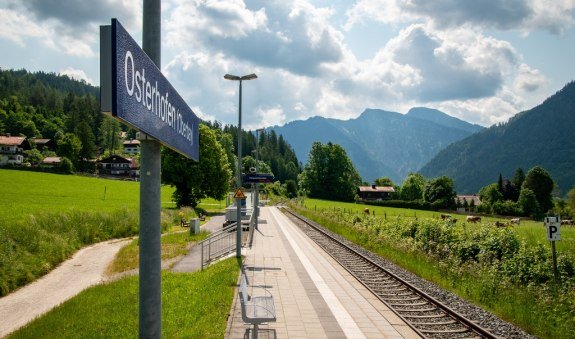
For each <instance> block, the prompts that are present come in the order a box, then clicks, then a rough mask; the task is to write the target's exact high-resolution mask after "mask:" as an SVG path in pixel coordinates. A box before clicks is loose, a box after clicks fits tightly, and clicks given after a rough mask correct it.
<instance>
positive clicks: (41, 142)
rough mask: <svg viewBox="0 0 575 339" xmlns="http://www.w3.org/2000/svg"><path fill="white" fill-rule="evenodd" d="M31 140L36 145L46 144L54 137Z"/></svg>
mask: <svg viewBox="0 0 575 339" xmlns="http://www.w3.org/2000/svg"><path fill="white" fill-rule="evenodd" d="M30 140H32V141H33V142H34V143H35V144H36V145H45V144H47V143H49V142H51V141H52V139H36V138H34V139H30Z"/></svg>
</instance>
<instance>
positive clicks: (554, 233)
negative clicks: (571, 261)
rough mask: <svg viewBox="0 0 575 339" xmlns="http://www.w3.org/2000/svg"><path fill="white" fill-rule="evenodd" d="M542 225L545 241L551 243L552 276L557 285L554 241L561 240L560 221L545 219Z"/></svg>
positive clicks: (554, 218) (557, 274)
mask: <svg viewBox="0 0 575 339" xmlns="http://www.w3.org/2000/svg"><path fill="white" fill-rule="evenodd" d="M544 223H545V227H547V240H549V241H550V242H551V255H552V257H553V276H554V277H555V283H559V273H558V272H557V253H556V251H555V241H558V240H561V219H560V218H559V217H546V218H545V220H544Z"/></svg>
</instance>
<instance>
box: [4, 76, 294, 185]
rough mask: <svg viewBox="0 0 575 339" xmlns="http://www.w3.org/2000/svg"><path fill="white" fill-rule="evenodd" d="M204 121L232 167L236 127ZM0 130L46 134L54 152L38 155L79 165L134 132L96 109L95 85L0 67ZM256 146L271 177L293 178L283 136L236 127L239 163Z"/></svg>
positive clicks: (117, 148) (116, 149)
mask: <svg viewBox="0 0 575 339" xmlns="http://www.w3.org/2000/svg"><path fill="white" fill-rule="evenodd" d="M204 124H206V125H207V126H209V127H210V128H211V129H213V130H218V132H217V134H218V135H219V136H218V142H219V143H221V144H222V147H223V149H224V150H225V152H226V156H227V160H228V161H229V163H230V168H231V169H235V168H236V165H235V164H236V162H237V148H236V147H237V134H238V132H237V127H235V126H231V125H225V126H224V125H222V124H221V123H219V122H204ZM121 132H125V133H121ZM5 134H11V135H13V136H25V137H27V138H45V139H52V140H53V141H54V142H55V144H56V145H57V147H56V150H55V152H48V151H47V152H46V153H44V154H42V156H44V157H45V156H52V155H58V156H65V157H67V158H69V159H70V160H72V162H73V163H74V165H75V167H76V170H80V171H93V170H94V169H93V166H92V167H90V166H86V164H87V163H88V162H90V160H92V159H97V158H101V157H103V156H107V155H109V154H122V151H123V149H122V141H124V140H125V139H130V138H134V137H135V131H134V130H131V129H130V128H128V127H127V126H125V125H123V124H121V123H119V122H118V121H116V120H114V119H113V118H110V117H108V116H106V115H104V114H102V113H100V104H99V88H98V87H94V86H91V85H89V84H87V83H86V82H84V81H77V80H74V79H71V78H69V77H68V76H66V75H58V74H55V73H45V72H35V73H31V72H28V71H26V70H4V69H0V135H5ZM71 146H73V147H71ZM256 148H257V149H258V151H259V159H260V161H261V162H262V167H264V169H266V170H269V171H271V172H272V173H273V174H274V176H275V178H276V180H279V181H281V182H282V183H283V182H285V181H286V180H294V181H295V180H297V175H298V174H299V173H300V172H301V165H300V163H299V161H298V159H297V158H296V155H295V152H294V151H293V149H292V147H291V146H290V145H289V144H288V143H287V142H286V141H285V140H284V138H283V136H281V135H279V136H278V135H277V134H276V133H275V132H274V131H269V132H268V131H263V132H261V133H259V139H258V140H256V133H255V132H252V131H242V158H243V160H244V162H245V163H247V164H252V163H253V164H255V160H254V159H255V150H256ZM70 149H73V150H75V152H70ZM51 153H56V154H51ZM266 166H267V167H266ZM248 169H249V167H248Z"/></svg>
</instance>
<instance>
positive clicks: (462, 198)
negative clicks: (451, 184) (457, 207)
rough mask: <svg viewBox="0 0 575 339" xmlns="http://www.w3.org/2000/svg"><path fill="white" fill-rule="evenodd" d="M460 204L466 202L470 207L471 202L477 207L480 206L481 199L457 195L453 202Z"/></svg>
mask: <svg viewBox="0 0 575 339" xmlns="http://www.w3.org/2000/svg"><path fill="white" fill-rule="evenodd" d="M457 201H459V202H461V203H462V204H463V203H464V202H465V201H467V204H468V205H471V201H473V204H474V205H475V206H479V205H481V199H479V196H477V195H475V194H473V195H458V196H456V197H455V202H457Z"/></svg>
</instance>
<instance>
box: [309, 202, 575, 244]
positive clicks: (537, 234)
mask: <svg viewBox="0 0 575 339" xmlns="http://www.w3.org/2000/svg"><path fill="white" fill-rule="evenodd" d="M304 204H305V207H306V208H309V209H311V210H314V209H318V210H319V209H333V208H339V209H346V210H351V211H352V212H358V213H362V212H363V210H364V209H365V208H369V211H370V213H372V214H373V212H375V216H376V217H387V218H388V219H389V218H397V217H400V218H404V217H406V218H414V217H417V218H439V217H440V215H441V214H442V212H433V211H422V210H412V209H405V208H394V207H383V206H368V205H363V204H356V203H346V202H336V201H329V200H320V199H309V198H308V199H305V201H304ZM449 214H450V215H451V216H452V217H453V218H456V219H458V222H462V221H465V217H466V214H461V215H458V214H456V213H449ZM498 220H499V221H502V220H504V219H501V218H493V217H482V221H483V222H495V221H498ZM514 230H515V232H516V233H517V235H518V236H519V237H520V238H521V239H524V240H525V241H526V242H527V243H529V244H532V245H536V244H537V243H542V244H545V245H549V242H548V241H547V237H546V233H545V227H544V226H543V222H541V221H533V220H523V221H521V225H519V226H515V227H514ZM556 246H557V250H558V251H566V252H571V253H574V254H575V228H574V227H562V228H561V241H557V242H556Z"/></svg>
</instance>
